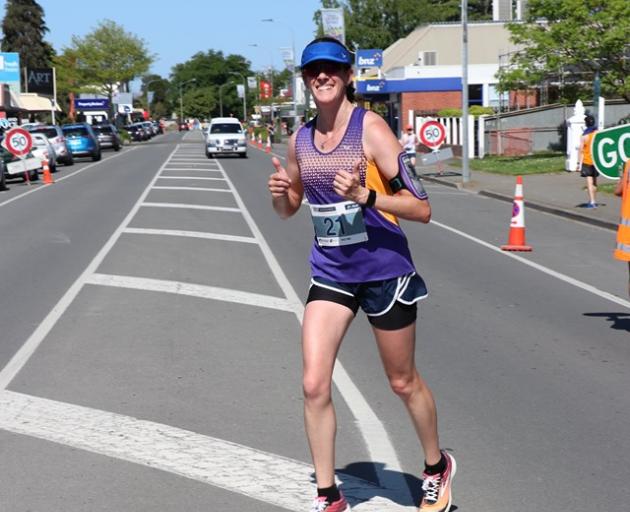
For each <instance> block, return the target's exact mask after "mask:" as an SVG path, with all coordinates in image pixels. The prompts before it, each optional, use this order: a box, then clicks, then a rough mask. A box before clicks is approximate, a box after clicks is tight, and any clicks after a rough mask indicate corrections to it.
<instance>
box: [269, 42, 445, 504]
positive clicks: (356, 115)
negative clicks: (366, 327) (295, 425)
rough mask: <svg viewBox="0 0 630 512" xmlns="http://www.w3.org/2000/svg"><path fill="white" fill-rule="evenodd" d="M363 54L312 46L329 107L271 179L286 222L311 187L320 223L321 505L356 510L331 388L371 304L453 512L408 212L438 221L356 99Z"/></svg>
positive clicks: (427, 486) (307, 405)
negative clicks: (421, 342)
mask: <svg viewBox="0 0 630 512" xmlns="http://www.w3.org/2000/svg"><path fill="white" fill-rule="evenodd" d="M352 62H353V56H352V54H351V53H350V52H349V51H348V49H347V48H346V47H345V46H344V45H342V44H341V43H340V42H338V41H337V40H336V39H332V38H319V39H315V40H314V41H312V42H311V43H309V44H308V45H307V47H306V48H305V49H304V52H303V54H302V61H301V69H302V78H303V80H304V83H305V85H306V87H308V89H309V91H310V92H311V94H312V96H313V98H314V100H315V103H316V105H317V110H318V115H317V117H315V118H314V119H312V120H311V121H310V122H308V123H307V124H306V125H304V126H303V127H301V128H300V129H299V130H298V131H297V132H296V133H295V134H294V135H293V136H292V137H291V139H290V142H289V147H288V153H287V165H286V168H285V167H283V166H282V165H281V164H280V161H279V160H278V159H277V158H274V159H273V165H274V167H275V172H274V173H273V174H272V175H271V176H270V178H269V182H268V187H269V191H270V192H271V195H272V198H273V207H274V209H275V211H276V212H277V213H278V215H279V216H280V217H282V218H288V217H290V216H292V215H293V214H294V213H296V212H297V211H298V209H299V208H300V206H301V204H302V197H303V195H304V194H306V197H307V199H308V202H309V205H310V208H311V215H312V219H313V225H314V228H315V239H314V242H313V248H312V252H311V257H310V263H311V270H312V277H311V287H310V291H309V295H308V299H307V304H306V308H305V310H304V321H303V327H302V350H303V360H304V370H303V371H304V374H303V387H304V417H305V426H306V434H307V438H308V442H309V446H310V450H311V455H312V458H313V464H314V467H315V477H316V481H317V497H316V498H315V500H314V502H313V507H312V509H311V510H312V512H324V511H325V512H347V511H349V510H350V507H349V505H348V503H347V501H346V499H345V498H344V497H343V494H342V493H341V491H340V490H339V489H338V488H337V486H336V484H335V474H334V468H335V433H336V417H335V410H334V407H333V404H332V401H331V387H332V373H333V366H334V363H335V358H336V356H337V351H338V350H339V346H340V344H341V340H342V338H343V336H344V334H345V332H346V330H347V329H348V327H349V325H350V323H351V322H352V319H353V318H354V316H355V314H356V313H357V311H358V309H359V307H360V308H361V309H363V311H364V312H365V313H366V314H367V315H368V319H369V321H370V323H371V325H372V329H373V332H374V336H375V338H376V343H377V346H378V349H379V352H380V355H381V359H382V361H383V365H384V368H385V372H386V374H387V377H388V379H389V382H390V384H391V387H392V389H393V391H394V392H395V393H396V394H397V395H398V396H400V398H401V399H402V401H403V403H404V404H405V406H406V407H407V410H408V411H409V414H410V416H411V419H412V422H413V426H414V427H415V430H416V432H417V434H418V437H419V439H420V443H421V445H422V448H423V450H424V455H425V468H424V472H423V475H422V478H423V485H422V488H423V499H422V501H421V503H420V511H421V512H434V511H439V512H445V511H448V510H449V509H450V506H451V480H452V477H453V475H454V474H455V469H456V466H455V459H454V458H453V457H452V456H451V455H450V454H449V453H447V452H445V451H443V450H440V447H439V442H438V433H437V416H436V410H435V402H434V400H433V396H432V394H431V391H430V390H429V388H428V387H427V385H426V383H425V382H424V380H423V379H422V377H420V375H419V374H418V372H417V370H416V366H415V362H414V352H415V326H416V312H417V305H416V302H417V301H418V300H420V299H423V298H424V297H426V296H427V290H426V287H425V284H424V281H423V280H422V278H421V277H420V276H419V275H418V274H417V273H416V271H415V268H414V265H413V262H412V260H411V255H410V253H409V249H408V246H407V240H406V238H405V235H404V233H403V232H402V230H401V229H400V227H399V226H398V220H397V218H398V217H400V218H403V219H408V220H414V221H419V222H423V223H427V222H429V220H430V217H431V207H430V205H429V201H428V198H427V195H426V192H425V191H424V189H423V188H422V185H421V183H420V182H419V181H416V180H413V179H412V178H413V177H414V174H413V171H412V168H411V167H410V166H409V161H408V158H407V157H405V156H404V152H401V147H400V145H399V143H398V141H397V140H396V137H395V136H394V134H393V133H392V132H391V130H390V129H389V127H388V126H387V124H386V123H385V122H384V121H383V119H382V118H381V117H379V116H378V115H376V114H374V113H372V112H367V111H365V110H363V109H361V108H358V107H355V106H354V105H353V104H352V101H353V93H354V89H353V87H352Z"/></svg>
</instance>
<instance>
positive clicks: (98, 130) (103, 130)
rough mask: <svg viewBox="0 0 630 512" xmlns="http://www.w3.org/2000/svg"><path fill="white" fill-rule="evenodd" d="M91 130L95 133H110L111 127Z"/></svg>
mask: <svg viewBox="0 0 630 512" xmlns="http://www.w3.org/2000/svg"><path fill="white" fill-rule="evenodd" d="M93 129H94V131H95V132H96V133H112V127H111V126H94V127H93Z"/></svg>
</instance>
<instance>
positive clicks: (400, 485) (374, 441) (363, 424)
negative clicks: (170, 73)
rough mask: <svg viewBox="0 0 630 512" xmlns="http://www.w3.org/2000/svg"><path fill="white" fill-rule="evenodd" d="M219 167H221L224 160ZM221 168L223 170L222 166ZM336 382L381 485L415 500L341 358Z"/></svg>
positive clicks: (286, 286) (279, 275) (274, 264)
mask: <svg viewBox="0 0 630 512" xmlns="http://www.w3.org/2000/svg"><path fill="white" fill-rule="evenodd" d="M217 163H218V162H217ZM219 166H221V164H220V163H219ZM221 169H223V167H222V166H221ZM223 173H224V176H225V179H226V181H227V182H228V185H229V187H230V189H231V190H232V192H233V193H234V198H235V199H236V203H237V204H238V205H239V207H240V209H241V211H242V214H243V216H244V217H245V220H246V222H247V224H248V225H249V229H250V230H251V232H252V233H253V234H254V236H255V237H256V239H257V240H258V243H259V245H260V249H261V251H262V253H263V255H264V256H265V259H266V260H267V264H268V265H269V268H270V269H271V272H272V273H273V275H274V277H275V278H276V280H277V281H278V284H279V285H280V288H281V289H282V291H283V292H284V294H285V296H286V297H287V299H288V300H289V303H291V304H295V305H296V307H295V309H294V313H295V316H296V317H297V320H298V322H299V323H300V325H301V324H302V318H303V316H304V306H303V305H302V302H301V301H300V298H299V297H298V295H297V293H296V292H295V290H294V289H293V286H291V283H290V282H289V279H288V278H287V276H286V275H285V273H284V272H283V270H282V267H281V266H280V264H279V263H278V260H276V257H275V256H274V254H273V252H272V251H271V248H270V247H269V245H268V244H267V241H266V240H265V238H264V236H263V234H262V232H261V231H260V230H259V229H258V226H257V225H256V223H255V222H254V219H253V217H252V216H251V214H250V213H249V210H248V209H247V207H246V206H245V203H244V202H243V200H242V199H241V196H240V194H239V193H238V191H237V190H236V187H235V186H234V184H233V183H232V181H231V180H230V178H229V176H228V175H227V173H225V171H223ZM333 381H334V383H335V385H336V386H337V389H339V392H340V393H341V395H342V397H343V399H344V400H345V402H346V404H347V405H348V408H349V409H350V411H351V412H352V415H353V416H354V417H355V418H356V421H357V425H358V427H359V430H360V432H361V435H362V436H363V440H364V441H365V444H366V447H367V450H368V452H369V454H370V458H371V460H372V461H374V462H381V463H383V464H382V465H381V464H377V465H376V467H377V469H376V474H377V478H378V481H379V482H380V484H381V485H383V486H386V487H387V488H388V489H396V490H398V491H399V492H402V493H404V494H405V495H406V497H407V500H408V501H409V502H410V503H411V502H412V501H413V500H412V497H411V494H410V490H409V487H408V485H407V482H406V480H405V478H404V477H403V471H402V468H401V465H400V461H399V460H398V456H397V454H396V450H395V448H394V446H393V444H392V442H391V440H390V438H389V434H388V433H387V430H385V427H384V425H383V423H382V422H381V421H380V419H379V418H378V416H377V415H376V414H375V413H374V411H373V410H372V408H371V407H370V405H369V404H368V402H367V400H366V399H365V397H364V396H363V394H362V393H361V391H360V390H359V388H357V387H356V386H355V384H354V383H353V382H352V379H351V378H350V376H349V375H348V373H347V372H346V370H345V368H344V367H343V365H342V364H341V361H339V360H337V362H336V364H335V369H334V372H333ZM414 510H415V509H414Z"/></svg>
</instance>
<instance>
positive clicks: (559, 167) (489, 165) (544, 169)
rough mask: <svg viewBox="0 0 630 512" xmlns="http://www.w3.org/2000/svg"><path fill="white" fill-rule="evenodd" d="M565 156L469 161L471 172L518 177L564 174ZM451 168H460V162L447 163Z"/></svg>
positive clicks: (493, 158) (547, 154)
mask: <svg viewBox="0 0 630 512" xmlns="http://www.w3.org/2000/svg"><path fill="white" fill-rule="evenodd" d="M564 160H565V156H564V154H561V153H537V154H534V155H526V156H486V157H485V158H483V159H481V160H479V159H474V160H469V165H470V169H471V170H473V171H482V172H490V173H494V174H504V175H507V176H518V175H527V174H559V173H562V172H564ZM449 164H450V165H452V166H453V167H460V168H461V166H462V164H461V160H459V159H455V160H452V161H451V162H449Z"/></svg>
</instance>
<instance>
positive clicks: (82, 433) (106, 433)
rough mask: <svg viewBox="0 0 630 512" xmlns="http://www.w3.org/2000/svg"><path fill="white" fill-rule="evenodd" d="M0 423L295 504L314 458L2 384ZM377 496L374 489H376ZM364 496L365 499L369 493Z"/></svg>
mask: <svg viewBox="0 0 630 512" xmlns="http://www.w3.org/2000/svg"><path fill="white" fill-rule="evenodd" d="M0 428H2V429H4V430H7V431H9V432H14V433H17V434H22V435H28V436H32V437H37V438H39V439H44V440H46V441H51V442H54V443H60V444H63V445H65V446H71V447H74V448H78V449H81V450H86V451H89V452H92V453H98V454H101V455H106V456H108V457H114V458H116V459H120V460H126V461H129V462H133V463H136V464H141V465H143V466H147V467H149V468H152V469H158V470H162V471H166V472H169V473H173V474H176V475H180V476H183V477H185V478H189V479H191V480H196V481H199V482H203V483H205V484H209V485H213V486H215V487H219V488H221V489H226V490H228V491H230V492H234V493H238V494H241V495H245V496H249V497H251V498H253V499H255V500H258V501H262V502H265V503H270V504H272V505H275V506H278V507H282V508H285V509H287V510H292V511H305V510H307V507H308V506H309V505H310V500H311V498H312V496H311V495H309V494H308V493H306V492H305V490H306V489H310V488H311V487H312V484H311V474H312V471H313V469H312V466H311V465H310V464H305V463H303V462H301V461H297V460H293V459H289V458H286V457H281V456H279V455H275V454H271V453H267V452H263V451H261V450H256V449H254V448H250V447H248V446H243V445H240V444H236V443H232V442H229V441H225V440H222V439H217V438H214V437H210V436H204V435H202V434H197V433H195V432H191V431H188V430H184V429H180V428H176V427H171V426H169V425H164V424H160V423H154V422H151V421H145V420H140V419H137V418H133V417H130V416H124V415H121V414H116V413H112V412H107V411H101V410H98V409H92V408H88V407H82V406H78V405H73V404H68V403H63V402H57V401H53V400H48V399H44V398H38V397H34V396H29V395H24V394H21V393H16V392H13V391H2V392H0ZM339 476H340V477H342V479H343V480H342V481H343V490H344V494H345V495H346V497H347V498H348V499H349V501H350V503H351V504H353V505H354V504H356V506H354V507H353V510H356V511H357V512H384V511H385V512H395V511H402V510H405V509H404V508H403V507H401V506H398V505H396V503H395V502H394V501H392V500H396V499H400V496H396V494H395V493H392V492H391V491H389V490H385V489H382V488H379V487H377V486H375V485H373V484H371V483H370V482H367V481H365V480H361V479H358V478H354V477H351V476H346V475H339ZM373 496H374V497H373ZM366 500H369V501H366Z"/></svg>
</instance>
